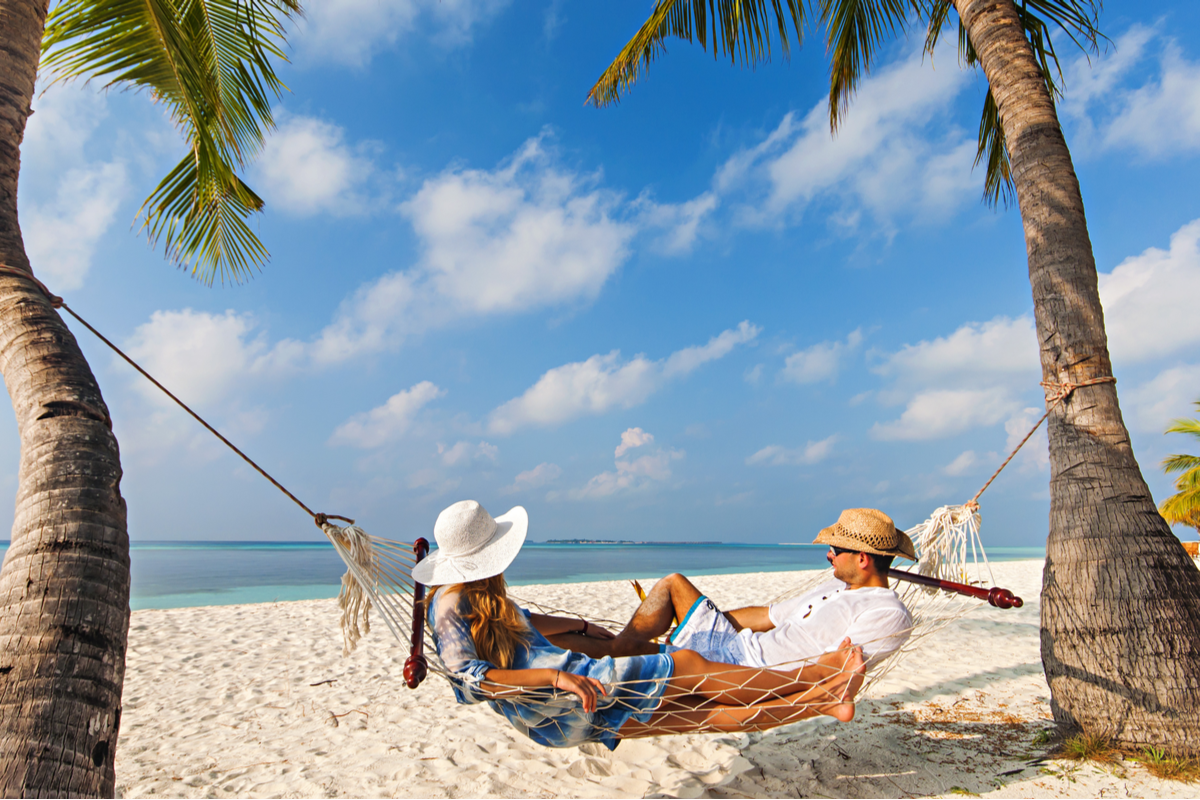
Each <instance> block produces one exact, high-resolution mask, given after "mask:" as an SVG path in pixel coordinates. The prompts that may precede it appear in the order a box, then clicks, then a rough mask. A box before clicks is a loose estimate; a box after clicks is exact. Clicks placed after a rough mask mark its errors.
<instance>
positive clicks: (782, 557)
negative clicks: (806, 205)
mask: <svg viewBox="0 0 1200 800" xmlns="http://www.w3.org/2000/svg"><path fill="white" fill-rule="evenodd" d="M7 549H8V543H7V542H3V543H0V555H2V554H3V553H4V552H5V551H7ZM827 550H828V548H827V547H825V546H823V545H787V544H724V543H719V544H718V543H712V544H707V543H706V544H540V543H535V542H529V543H527V544H526V545H525V547H524V548H523V549H522V550H521V555H520V556H518V557H517V560H516V561H515V562H513V564H512V566H511V567H509V569H508V570H507V572H506V573H505V574H506V575H507V577H508V579H509V583H511V584H513V585H522V584H530V583H578V582H581V581H603V580H616V579H622V578H636V579H639V580H643V581H647V580H649V581H653V580H655V579H657V578H660V577H662V576H663V575H666V574H669V573H671V572H682V573H684V574H685V575H719V574H723V573H733V572H784V571H788V570H795V569H812V568H817V567H823V566H825V553H826V551H827ZM1045 554H1046V551H1045V549H1044V548H1041V547H997V548H992V549H991V550H989V551H988V558H990V559H991V560H992V561H1012V560H1016V559H1025V558H1044V557H1045ZM130 563H131V566H132V570H133V588H132V596H131V598H130V606H131V607H132V608H133V609H134V610H138V609H143V608H182V607H186V606H214V605H233V604H237V603H268V602H274V601H280V600H312V599H316V598H326V597H336V596H337V593H338V587H339V586H340V583H341V576H342V573H343V572H344V571H345V570H344V568H343V567H342V562H341V560H340V559H338V557H337V554H336V553H335V552H334V550H333V548H332V547H331V546H330V545H329V544H327V543H325V542H134V543H133V544H132V545H131V547H130Z"/></svg>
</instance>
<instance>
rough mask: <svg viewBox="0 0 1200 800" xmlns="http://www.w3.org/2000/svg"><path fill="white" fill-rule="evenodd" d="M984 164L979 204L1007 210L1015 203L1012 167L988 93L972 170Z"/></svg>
mask: <svg viewBox="0 0 1200 800" xmlns="http://www.w3.org/2000/svg"><path fill="white" fill-rule="evenodd" d="M980 162H984V163H986V164H987V172H986V173H985V175H984V178H983V201H984V202H985V203H987V204H988V205H989V206H995V205H997V204H998V203H1003V204H1004V207H1005V208H1008V207H1009V205H1011V204H1012V203H1013V202H1014V201H1015V200H1016V187H1015V186H1014V185H1013V179H1012V164H1010V163H1009V160H1008V144H1007V141H1006V140H1005V137H1004V126H1003V125H1002V124H1000V109H999V108H997V107H996V98H995V97H993V96H992V90H991V89H988V93H987V96H986V97H984V98H983V117H982V118H981V119H980V120H979V148H978V149H977V150H976V152H975V166H977V167H978V166H979V164H980Z"/></svg>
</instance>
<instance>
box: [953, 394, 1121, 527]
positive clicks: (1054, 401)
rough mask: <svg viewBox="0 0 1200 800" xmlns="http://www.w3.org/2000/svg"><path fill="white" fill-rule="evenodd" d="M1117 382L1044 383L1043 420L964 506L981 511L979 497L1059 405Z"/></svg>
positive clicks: (1030, 430) (1030, 431) (1026, 435)
mask: <svg viewBox="0 0 1200 800" xmlns="http://www.w3.org/2000/svg"><path fill="white" fill-rule="evenodd" d="M1116 382H1117V379H1116V378H1114V377H1113V376H1112V375H1102V376H1100V377H1099V378H1088V379H1087V380H1083V381H1078V382H1075V381H1064V382H1062V383H1059V382H1057V381H1042V382H1041V386H1042V388H1043V389H1045V390H1046V413H1045V414H1042V416H1041V419H1039V420H1038V421H1037V422H1036V423H1034V426H1033V427H1032V428H1030V429H1029V433H1027V434H1025V438H1024V439H1022V440H1021V441H1020V442H1019V443H1018V444H1017V446H1016V447H1014V448H1013V451H1012V452H1011V453H1009V454H1008V458H1006V459H1004V463H1003V464H1001V465H1000V466H999V467H997V468H996V471H995V472H993V473H992V477H990V478H988V479H987V483H985V484H984V485H983V488H981V489H980V490H979V491H978V492H976V493H975V496H974V497H972V498H971V499H970V500H968V501H967V502H966V503H964V504H963V505H964V506H965V507H966V508H968V509H970V510H971V511H978V510H979V496H980V495H982V494H983V493H984V492H985V491H987V488H988V487H989V486H991V485H992V481H994V480H996V478H997V477H999V475H1000V473H1001V472H1003V471H1004V468H1005V467H1007V466H1008V462H1010V461H1012V460H1013V458H1014V457H1015V456H1016V455H1017V453H1018V452H1020V450H1021V448H1022V447H1024V446H1025V443H1026V442H1028V441H1029V439H1030V437H1031V436H1033V434H1034V432H1036V431H1037V429H1038V428H1040V427H1041V426H1042V423H1043V422H1045V421H1046V417H1048V416H1050V412H1051V411H1053V410H1054V408H1055V406H1057V405H1058V404H1059V403H1063V402H1066V400H1067V398H1068V397H1070V396H1071V394H1072V393H1073V392H1074V391H1075V390H1076V389H1082V388H1083V387H1085V386H1095V385H1097V384H1101V383H1116Z"/></svg>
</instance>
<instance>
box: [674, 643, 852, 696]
mask: <svg viewBox="0 0 1200 800" xmlns="http://www.w3.org/2000/svg"><path fill="white" fill-rule="evenodd" d="M671 658H672V659H673V660H674V662H675V675H674V676H673V677H672V678H671V682H670V684H668V686H667V692H666V694H665V695H664V696H666V697H667V698H673V697H678V696H679V695H684V694H698V695H700V696H702V697H704V698H705V699H706V700H711V701H712V702H715V703H718V704H720V705H730V706H746V705H752V704H756V703H761V702H763V701H766V700H771V699H781V698H784V697H787V696H789V695H793V694H796V693H798V692H799V693H803V692H805V691H808V690H811V689H814V688H816V687H819V686H821V685H822V684H826V683H830V685H833V684H841V685H843V686H844V685H848V684H849V682H850V679H851V676H852V675H854V674H855V673H858V674H862V673H863V672H864V671H865V670H864V664H865V661H864V659H863V653H862V648H861V647H857V646H855V645H852V644H851V642H850V640H849V639H844V640H843V641H842V648H841V649H839V650H835V651H833V652H832V653H825V654H824V655H822V656H820V657H819V658H816V659H814V660H813V661H812V663H809V664H807V665H805V666H804V667H801V668H799V669H794V670H786V671H784V670H773V669H762V668H757V667H738V666H734V665H732V664H722V663H719V662H715V661H709V660H708V659H706V658H704V657H703V656H701V655H700V654H699V653H696V652H695V651H692V650H679V651H676V652H674V653H672V654H671ZM859 683H860V684H861V680H860V681H859ZM855 691H857V689H856V690H855Z"/></svg>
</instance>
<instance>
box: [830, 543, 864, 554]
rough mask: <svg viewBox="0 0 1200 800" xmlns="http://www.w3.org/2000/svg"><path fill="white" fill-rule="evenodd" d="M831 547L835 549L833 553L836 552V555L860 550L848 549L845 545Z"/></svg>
mask: <svg viewBox="0 0 1200 800" xmlns="http://www.w3.org/2000/svg"><path fill="white" fill-rule="evenodd" d="M829 549H830V550H832V551H833V554H834V555H835V556H840V555H842V554H843V553H857V552H859V551H858V550H847V549H846V548H844V547H834V546H833V545H829Z"/></svg>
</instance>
